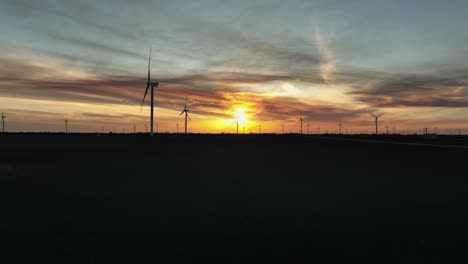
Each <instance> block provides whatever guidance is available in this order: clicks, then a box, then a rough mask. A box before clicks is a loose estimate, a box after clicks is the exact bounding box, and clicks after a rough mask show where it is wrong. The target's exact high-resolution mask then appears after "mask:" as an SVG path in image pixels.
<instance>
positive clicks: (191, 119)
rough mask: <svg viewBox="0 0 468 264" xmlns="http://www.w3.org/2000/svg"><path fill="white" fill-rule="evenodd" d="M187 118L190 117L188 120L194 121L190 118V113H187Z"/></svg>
mask: <svg viewBox="0 0 468 264" xmlns="http://www.w3.org/2000/svg"><path fill="white" fill-rule="evenodd" d="M187 117H188V119H189V120H190V121H191V120H192V119H191V118H190V116H189V114H188V113H187Z"/></svg>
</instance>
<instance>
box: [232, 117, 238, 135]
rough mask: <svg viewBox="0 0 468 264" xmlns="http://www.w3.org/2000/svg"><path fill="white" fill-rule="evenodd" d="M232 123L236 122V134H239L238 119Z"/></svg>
mask: <svg viewBox="0 0 468 264" xmlns="http://www.w3.org/2000/svg"><path fill="white" fill-rule="evenodd" d="M233 123H236V134H237V135H238V134H239V120H236V121H234V122H233Z"/></svg>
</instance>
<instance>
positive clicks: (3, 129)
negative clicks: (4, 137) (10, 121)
mask: <svg viewBox="0 0 468 264" xmlns="http://www.w3.org/2000/svg"><path fill="white" fill-rule="evenodd" d="M5 118H6V115H5V114H4V113H3V112H2V131H3V134H5Z"/></svg>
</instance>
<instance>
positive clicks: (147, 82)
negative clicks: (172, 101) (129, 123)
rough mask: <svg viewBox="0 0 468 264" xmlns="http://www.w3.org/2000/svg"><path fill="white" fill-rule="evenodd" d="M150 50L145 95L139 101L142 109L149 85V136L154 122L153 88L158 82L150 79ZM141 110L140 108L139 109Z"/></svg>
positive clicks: (152, 132)
mask: <svg viewBox="0 0 468 264" xmlns="http://www.w3.org/2000/svg"><path fill="white" fill-rule="evenodd" d="M151 52H152V49H150V55H149V59H148V80H147V81H146V90H145V95H144V96H143V101H141V108H142V109H143V103H144V102H145V98H146V94H147V93H148V89H149V88H150V87H151V99H150V102H151V110H150V113H151V117H150V119H151V125H150V130H151V136H153V135H154V130H153V122H154V88H155V87H156V88H158V82H152V81H151V73H150V72H151V70H150V69H151ZM140 111H141V110H140Z"/></svg>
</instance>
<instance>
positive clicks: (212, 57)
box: [0, 0, 468, 133]
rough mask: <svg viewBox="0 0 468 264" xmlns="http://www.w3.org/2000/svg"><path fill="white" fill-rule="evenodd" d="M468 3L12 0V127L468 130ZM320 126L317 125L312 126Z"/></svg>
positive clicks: (3, 102) (7, 109)
mask: <svg viewBox="0 0 468 264" xmlns="http://www.w3.org/2000/svg"><path fill="white" fill-rule="evenodd" d="M467 13H468V4H467V3H466V1H465V0H463V1H462V0H460V1H457V0H448V1H438V0H424V1H422V0H420V1H419V0H414V1H403V0H401V1H400V0H393V1H392V0H390V1H389V0H385V1H384V0H356V1H345V0H343V1H340V0H327V1H325V0H290V1H276V0H268V1H266V0H255V1H252V0H235V1H216V0H197V1H179V0H171V1H131V3H130V1H123V0H122V1H120V0H114V1H104V0H101V1H94V0H80V1H74V0H70V1H61V0H41V1H26V0H24V1H23V0H0V32H1V35H0V36H1V37H0V49H1V51H2V52H0V111H1V112H4V113H5V115H6V116H7V118H6V127H7V130H8V131H56V132H60V131H63V130H64V129H65V124H64V120H65V119H68V120H69V130H70V131H73V132H102V131H105V132H108V131H115V132H133V127H134V126H135V128H136V130H137V131H138V132H143V131H145V125H149V101H148V99H147V100H146V102H145V104H144V107H143V109H141V101H142V99H143V95H144V92H145V88H146V78H147V77H146V76H147V66H148V56H149V51H150V49H151V48H152V50H153V52H152V60H151V75H152V78H153V79H154V80H155V81H158V82H159V87H158V88H157V89H156V90H155V122H156V123H157V124H158V131H159V132H176V130H177V124H179V131H181V130H182V129H183V118H182V117H183V116H181V117H180V118H179V117H178V116H179V114H180V113H181V111H182V110H183V107H184V100H185V98H186V97H187V104H188V108H189V109H190V112H189V114H190V117H191V119H190V121H189V131H191V132H197V133H233V132H235V130H236V124H235V121H236V120H238V119H239V121H240V123H241V128H242V129H241V131H242V132H243V130H244V127H245V132H246V133H251V132H252V133H256V132H258V131H259V126H261V127H262V128H261V130H262V132H264V133H265V132H266V133H280V132H282V126H283V125H284V130H285V132H293V133H296V132H299V129H300V126H299V124H298V123H297V122H298V120H299V117H300V115H302V116H303V117H304V118H305V119H306V120H307V121H308V123H309V127H308V128H309V132H310V133H317V132H318V131H319V130H320V132H326V131H328V132H330V133H336V132H337V131H338V126H337V124H338V123H339V121H340V120H341V122H342V123H343V130H346V131H348V132H349V133H351V132H352V133H368V132H371V131H372V129H373V127H372V126H373V119H372V117H371V115H370V114H369V112H374V113H376V114H380V113H384V115H383V116H382V117H381V119H380V130H381V131H385V130H386V129H387V127H388V129H389V130H390V131H393V128H395V130H396V131H397V132H402V133H414V132H417V131H418V130H420V131H421V130H422V129H423V128H425V127H427V128H429V129H430V130H433V129H435V127H438V131H439V132H440V133H455V131H457V132H458V129H462V130H463V131H464V133H468V45H467V43H468V30H466V25H467V24H468V16H466V14H467ZM306 130H307V127H306V125H304V131H306ZM343 132H344V131H343Z"/></svg>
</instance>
